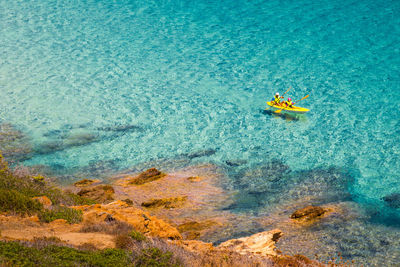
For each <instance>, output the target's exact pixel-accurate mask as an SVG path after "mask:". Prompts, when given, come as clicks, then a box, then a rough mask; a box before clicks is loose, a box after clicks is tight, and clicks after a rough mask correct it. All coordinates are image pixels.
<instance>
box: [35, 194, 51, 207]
mask: <svg viewBox="0 0 400 267" xmlns="http://www.w3.org/2000/svg"><path fill="white" fill-rule="evenodd" d="M32 199H35V200H37V201H39V202H40V203H42V205H43V207H44V208H45V209H49V208H51V205H52V204H53V203H52V202H51V200H50V199H49V198H48V197H46V196H41V197H33V198H32Z"/></svg>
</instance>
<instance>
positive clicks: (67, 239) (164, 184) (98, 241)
mask: <svg viewBox="0 0 400 267" xmlns="http://www.w3.org/2000/svg"><path fill="white" fill-rule="evenodd" d="M222 178H223V176H222V175H221V174H219V171H218V167H216V166H214V165H210V164H206V165H199V166H191V167H188V168H185V169H181V170H178V171H176V172H173V173H163V172H160V171H158V170H157V169H154V168H153V169H148V170H147V171H144V172H142V173H139V174H120V175H116V176H115V177H113V178H112V179H111V181H112V184H109V185H105V184H102V183H101V182H100V181H98V180H90V179H86V180H82V181H79V182H76V183H75V184H74V185H71V186H69V188H67V190H68V192H72V193H76V194H77V195H79V196H81V197H87V198H90V199H93V200H95V201H96V202H97V203H98V204H91V205H78V206H70V207H71V208H72V209H75V210H77V211H81V212H82V221H81V222H79V223H69V222H67V220H65V219H56V220H53V221H51V222H49V223H44V222H42V221H40V219H39V218H38V216H36V215H34V216H28V217H26V216H22V217H21V216H20V215H15V214H14V215H13V214H12V213H7V212H6V213H3V214H2V215H1V216H0V231H1V236H0V238H1V240H2V241H7V242H10V241H25V242H32V241H34V240H40V239H43V238H45V239H46V238H47V239H56V240H58V241H60V242H61V243H63V244H65V245H69V246H74V247H76V248H80V249H82V248H87V247H90V248H93V249H100V250H102V249H107V248H123V249H132V247H134V246H135V245H134V244H136V243H138V242H144V241H141V240H139V241H138V240H136V241H135V242H136V243H135V242H132V238H128V239H129V240H128V241H126V240H125V239H126V234H125V236H124V234H123V233H124V227H128V228H129V229H133V230H134V231H135V232H137V233H138V234H139V235H143V236H144V239H146V240H147V241H146V242H150V243H157V242H163V244H164V246H166V247H167V249H169V250H172V251H175V252H176V251H177V250H180V251H181V252H180V254H182V253H183V254H185V253H187V255H191V256H190V257H189V256H187V255H186V256H181V261H180V262H181V264H182V265H184V266H231V265H232V264H233V265H234V266H322V264H321V263H319V262H317V261H315V260H310V259H308V258H307V257H305V256H301V255H295V256H289V255H285V253H282V252H281V251H279V250H277V249H276V247H275V244H276V242H278V241H279V239H280V237H281V236H282V235H284V234H285V233H283V232H282V231H281V230H279V229H271V230H268V231H262V232H259V233H255V234H253V235H250V236H241V237H238V238H237V239H230V240H226V241H224V242H221V241H222V240H223V239H224V238H226V236H227V234H229V233H230V232H231V231H234V228H235V227H241V226H244V225H249V224H250V225H251V224H254V223H255V222H253V221H252V219H251V218H246V217H245V216H242V215H238V214H234V213H231V212H229V211H224V210H222V209H221V208H222V207H224V206H226V205H229V204H231V203H232V194H233V192H229V191H227V190H226V189H223V188H222V187H221V186H220V184H221V179H222ZM35 201H38V202H40V203H41V204H42V205H43V207H44V208H45V209H48V210H51V209H52V208H53V203H52V202H51V200H50V199H49V198H48V197H47V196H42V197H36V198H35ZM327 212H329V210H325V209H323V208H316V207H311V208H310V207H309V208H306V210H303V211H300V213H301V214H300V215H294V216H295V218H294V219H291V220H299V219H298V218H297V217H301V218H300V220H307V221H309V220H314V219H315V218H316V217H320V216H325V214H326V213H327ZM296 214H298V213H296ZM304 218H305V219H304ZM125 232H126V231H125ZM124 238H125V239H124ZM205 239H206V240H210V241H213V240H214V241H213V242H214V244H213V243H210V242H204V241H201V240H205ZM149 240H150V241H149ZM157 240H163V241H157ZM136 246H137V244H136ZM182 251H184V252H182ZM178 254H179V253H178ZM193 255H197V256H196V257H193ZM195 258H196V260H194V259H195ZM171 266H172V265H171Z"/></svg>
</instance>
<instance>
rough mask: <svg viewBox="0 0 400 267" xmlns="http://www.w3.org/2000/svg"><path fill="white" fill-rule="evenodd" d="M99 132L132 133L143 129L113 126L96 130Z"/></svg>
mask: <svg viewBox="0 0 400 267" xmlns="http://www.w3.org/2000/svg"><path fill="white" fill-rule="evenodd" d="M97 130H99V131H111V132H133V131H143V130H144V129H143V128H142V127H140V126H138V125H133V124H132V125H114V126H106V127H100V128H97Z"/></svg>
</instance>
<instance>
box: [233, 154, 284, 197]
mask: <svg viewBox="0 0 400 267" xmlns="http://www.w3.org/2000/svg"><path fill="white" fill-rule="evenodd" d="M289 172H290V168H289V166H288V165H286V164H284V163H283V162H281V161H280V160H272V161H270V162H267V163H263V164H260V165H259V166H258V167H256V168H252V169H249V170H245V171H243V172H241V173H239V174H238V175H237V176H238V177H239V179H238V182H239V186H240V187H243V186H245V187H247V189H248V191H250V192H257V193H261V192H269V191H271V189H272V190H274V189H275V188H276V187H271V183H276V182H278V181H280V180H282V179H284V177H286V175H287V174H288V173H289Z"/></svg>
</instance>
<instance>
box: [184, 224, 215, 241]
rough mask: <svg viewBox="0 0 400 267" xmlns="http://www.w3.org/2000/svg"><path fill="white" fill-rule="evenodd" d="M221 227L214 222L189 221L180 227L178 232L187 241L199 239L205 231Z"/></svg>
mask: <svg viewBox="0 0 400 267" xmlns="http://www.w3.org/2000/svg"><path fill="white" fill-rule="evenodd" d="M218 225H220V224H219V223H217V222H215V221H213V220H205V221H200V222H197V221H189V222H186V223H183V224H180V225H179V226H178V231H179V232H180V233H181V234H183V236H184V237H185V238H186V239H198V238H199V237H200V236H201V234H202V232H203V231H204V230H208V229H210V228H212V227H214V226H218Z"/></svg>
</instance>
